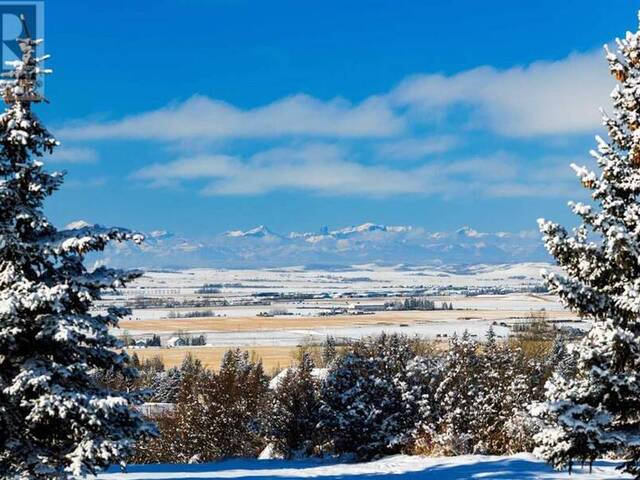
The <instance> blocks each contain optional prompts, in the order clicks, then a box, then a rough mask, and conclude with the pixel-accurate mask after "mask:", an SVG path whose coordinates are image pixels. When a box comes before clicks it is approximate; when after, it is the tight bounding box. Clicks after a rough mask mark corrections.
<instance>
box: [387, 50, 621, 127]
mask: <svg viewBox="0 0 640 480" xmlns="http://www.w3.org/2000/svg"><path fill="white" fill-rule="evenodd" d="M612 87H613V80H612V79H611V77H610V76H609V75H608V69H607V65H606V62H605V60H604V55H603V53H602V52H601V51H596V52H591V53H586V54H573V55H570V56H568V57H567V58H565V59H563V60H560V61H556V62H546V61H541V62H536V63H532V64H531V65H528V66H526V67H514V68H509V69H506V70H498V69H495V68H492V67H486V66H485V67H479V68H474V69H472V70H467V71H464V72H461V73H458V74H455V75H451V76H444V75H437V74H429V75H416V76H414V77H410V78H408V79H406V80H405V81H404V82H402V83H401V84H400V85H399V86H398V87H397V88H396V89H394V90H393V91H392V92H391V93H390V98H391V99H393V102H395V103H396V104H397V105H400V106H405V107H409V108H411V109H412V110H414V111H419V112H421V113H422V114H426V115H435V114H436V112H438V111H439V110H441V109H443V108H446V107H450V106H452V105H460V104H466V105H471V106H474V107H475V108H476V110H475V115H476V120H477V123H479V124H481V125H482V126H483V127H486V128H487V129H489V130H493V131H496V132H498V133H501V134H504V135H509V136H518V137H524V136H532V135H540V134H544V135H546V134H566V133H582V132H592V131H593V130H594V129H596V128H597V127H598V126H599V125H600V114H599V112H598V108H599V107H601V106H602V107H607V106H608V105H609V103H610V102H609V97H608V94H609V93H610V91H611V89H612Z"/></svg>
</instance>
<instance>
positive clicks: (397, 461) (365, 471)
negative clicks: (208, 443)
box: [98, 454, 631, 480]
mask: <svg viewBox="0 0 640 480" xmlns="http://www.w3.org/2000/svg"><path fill="white" fill-rule="evenodd" d="M616 465H617V464H616V463H615V462H611V461H599V462H596V464H595V465H594V467H593V471H592V473H589V470H588V468H579V467H578V468H574V471H573V473H572V474H571V475H569V473H568V472H566V471H564V472H557V471H554V470H552V469H551V468H550V467H549V466H548V465H546V464H545V463H543V462H541V461H540V460H538V459H536V458H535V457H533V456H532V455H530V454H518V455H513V456H510V457H498V456H480V455H465V456H459V457H417V456H404V455H396V456H392V457H386V458H383V459H381V460H377V461H373V462H368V463H333V462H327V461H321V460H301V461H284V460H228V461H224V462H218V463H212V464H203V465H134V466H131V467H130V468H129V472H128V473H126V474H123V473H116V472H117V470H115V469H114V470H112V471H110V472H113V473H104V474H102V475H99V476H98V478H99V479H101V480H170V479H191V480H204V479H210V478H221V479H222V478H224V479H242V480H256V479H265V480H271V479H274V480H275V479H278V480H288V479H292V480H293V479H297V478H314V479H318V480H349V479H353V480H372V479H374V478H375V480H467V479H483V480H487V479H501V480H520V479H522V480H538V479H540V480H543V479H544V480H549V479H573V480H596V479H597V480H604V479H623V478H631V477H630V476H625V475H621V474H620V473H619V472H618V471H617V470H616V469H615V467H616Z"/></svg>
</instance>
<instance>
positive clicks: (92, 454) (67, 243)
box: [0, 38, 153, 479]
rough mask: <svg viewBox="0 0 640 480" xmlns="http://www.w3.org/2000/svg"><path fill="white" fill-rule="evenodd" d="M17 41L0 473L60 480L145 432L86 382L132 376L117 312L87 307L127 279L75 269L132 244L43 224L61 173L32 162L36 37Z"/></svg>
mask: <svg viewBox="0 0 640 480" xmlns="http://www.w3.org/2000/svg"><path fill="white" fill-rule="evenodd" d="M18 42H19V46H20V49H21V50H22V58H21V60H19V61H16V62H14V63H13V64H12V67H13V70H12V71H11V72H9V73H8V74H7V75H6V76H7V77H8V78H9V80H7V81H6V82H5V83H4V85H3V90H2V94H3V97H4V100H5V102H6V103H7V108H6V110H5V112H4V113H3V114H2V115H1V116H0V477H1V478H21V479H27V478H28V479H53V478H57V479H59V478H66V477H68V476H70V475H83V474H88V473H91V472H94V471H95V470H96V468H98V467H102V466H106V465H109V464H112V463H117V462H121V461H123V460H124V458H125V457H126V456H127V455H128V454H129V453H130V452H131V450H132V447H133V443H134V440H135V439H138V438H141V437H144V436H146V435H147V434H149V433H151V432H152V431H153V427H152V426H151V425H149V424H147V423H146V422H145V421H144V420H143V419H142V417H141V416H140V415H139V414H138V413H137V412H135V411H134V410H133V409H132V407H133V406H134V405H135V404H136V403H137V402H138V401H139V398H138V397H137V396H136V395H133V394H128V393H121V392H115V391H110V390H108V389H107V388H104V387H101V386H100V385H99V384H98V383H97V382H96V380H95V379H94V377H93V376H92V373H93V372H94V371H96V370H100V369H111V370H114V371H120V372H121V373H122V374H123V375H125V376H128V377H132V376H134V375H135V370H134V369H131V368H129V367H128V366H127V358H128V357H127V355H126V354H124V353H122V352H120V351H118V350H119V342H118V340H117V339H116V338H114V337H113V336H111V335H110V334H109V327H110V326H114V325H116V324H117V322H118V319H119V317H120V316H121V315H123V314H124V313H125V311H124V310H123V309H119V308H110V309H109V310H108V312H105V313H103V314H100V315H98V314H94V313H92V310H91V307H92V303H93V301H94V300H96V299H98V298H100V293H101V290H102V289H105V288H115V287H120V286H122V285H123V284H124V283H125V282H127V281H129V280H132V279H133V278H135V277H136V276H137V275H138V274H137V273H131V272H122V271H119V270H112V269H108V268H105V267H101V268H98V269H96V270H94V271H87V269H86V268H85V267H84V265H83V258H84V256H85V254H86V253H88V252H91V251H98V250H101V249H103V248H104V246H105V245H106V244H107V243H108V242H109V241H111V240H119V241H122V240H134V241H140V240H141V237H140V236H138V235H134V234H131V233H130V232H128V231H126V230H120V229H106V228H103V227H95V228H90V227H87V228H81V229H75V230H64V231H58V230H57V229H56V228H55V227H54V226H53V225H52V224H51V223H49V221H48V220H47V219H46V218H45V216H44V214H43V211H42V206H43V202H44V200H45V199H46V198H47V197H48V196H49V195H51V194H52V193H53V192H54V191H55V190H57V189H58V188H59V187H60V185H61V184H62V182H63V175H62V174H60V173H48V172H46V171H45V170H44V169H43V164H42V163H41V162H40V161H39V160H38V158H39V157H42V156H43V155H44V154H46V153H51V152H52V150H53V149H54V147H55V146H56V145H57V142H56V140H55V139H54V138H53V137H52V136H51V135H50V134H49V132H47V130H46V129H45V128H44V127H43V126H42V124H41V123H40V121H39V120H38V118H37V117H36V115H35V114H34V113H33V111H32V105H33V104H34V103H37V102H39V101H41V100H42V97H41V96H40V94H39V93H38V91H37V86H38V80H37V78H38V75H40V74H42V73H46V72H45V71H44V70H43V69H42V68H41V67H39V64H40V62H41V61H42V60H43V59H42V58H36V57H35V49H36V46H37V45H38V44H39V43H40V41H39V40H32V39H30V38H23V39H19V40H18Z"/></svg>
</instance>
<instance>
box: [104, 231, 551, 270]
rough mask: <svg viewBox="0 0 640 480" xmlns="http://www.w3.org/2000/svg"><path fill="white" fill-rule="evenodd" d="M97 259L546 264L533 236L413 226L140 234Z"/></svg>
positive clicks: (242, 264)
mask: <svg viewBox="0 0 640 480" xmlns="http://www.w3.org/2000/svg"><path fill="white" fill-rule="evenodd" d="M105 256H106V258H105V260H107V261H108V263H109V264H110V265H113V266H124V267H147V268H193V267H225V268H256V267H282V266H290V265H315V266H317V265H323V266H327V265H352V264H354V263H378V264H390V263H393V264H398V263H408V264H422V265H424V264H438V265H443V264H445V265H451V264H456V265H461V264H478V263H494V264H495V263H517V262H532V261H548V260H549V257H548V256H547V254H546V252H545V251H544V249H543V246H542V243H541V241H540V235H539V234H538V233H537V232H535V231H530V232H519V233H507V232H496V233H487V232H478V231H476V230H474V229H472V228H469V227H463V228H461V229H459V230H456V231H453V232H430V231H427V230H425V229H423V228H419V227H410V226H386V225H378V224H374V223H365V224H363V225H359V226H354V227H346V228H341V229H337V230H329V229H328V228H322V229H320V230H319V231H318V232H306V233H298V232H291V233H288V234H280V233H276V232H273V231H272V230H270V229H269V228H267V227H266V226H264V225H260V226H259V227H256V228H252V229H250V230H246V231H243V230H233V231H229V232H226V233H223V234H221V235H214V236H211V237H207V238H201V239H198V240H194V239H188V238H185V237H182V236H180V235H174V234H171V233H169V232H165V231H155V232H151V233H149V234H147V240H146V242H145V243H144V244H142V245H141V246H135V245H129V244H120V245H115V246H114V247H110V250H108V251H107V252H106V253H105Z"/></svg>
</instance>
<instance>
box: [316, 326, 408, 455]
mask: <svg viewBox="0 0 640 480" xmlns="http://www.w3.org/2000/svg"><path fill="white" fill-rule="evenodd" d="M414 357H415V345H413V344H412V341H411V340H410V339H408V338H407V337H404V336H400V335H395V334H394V335H386V334H382V335H380V336H378V337H375V338H369V339H363V340H360V341H358V342H355V343H354V344H353V346H352V347H351V351H348V352H347V353H345V354H344V355H341V356H339V357H337V358H336V359H335V360H334V361H333V362H331V367H330V368H329V372H328V374H327V378H326V380H325V381H324V383H323V384H322V394H321V406H320V423H319V426H320V429H321V431H322V433H323V435H325V437H326V439H327V440H328V442H329V444H330V445H331V448H332V449H333V451H334V452H335V453H339V454H340V453H347V454H353V455H355V456H356V457H357V458H359V459H368V458H373V457H375V456H376V455H384V454H389V453H397V452H399V451H401V450H402V449H403V448H404V447H405V446H406V445H407V443H408V442H409V441H410V440H411V433H412V427H413V422H414V421H415V418H414V417H413V416H411V415H409V414H408V412H407V411H406V408H405V404H404V402H403V398H402V393H403V392H402V390H401V387H400V385H401V384H402V383H403V379H402V378H401V377H402V376H403V375H404V373H405V372H406V366H407V364H408V363H409V362H410V361H411V360H412V359H413V358H414Z"/></svg>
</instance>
